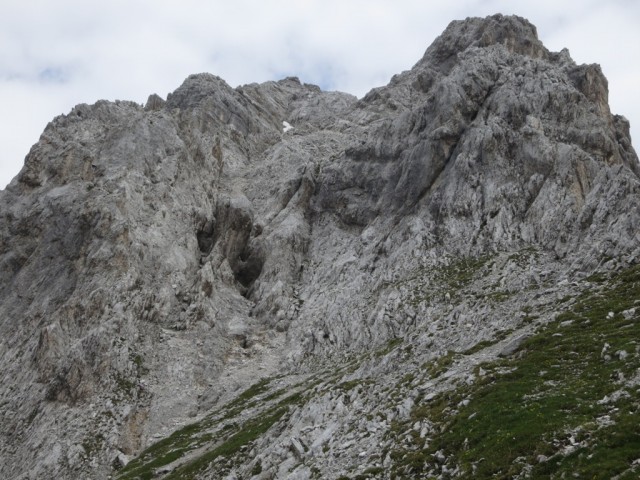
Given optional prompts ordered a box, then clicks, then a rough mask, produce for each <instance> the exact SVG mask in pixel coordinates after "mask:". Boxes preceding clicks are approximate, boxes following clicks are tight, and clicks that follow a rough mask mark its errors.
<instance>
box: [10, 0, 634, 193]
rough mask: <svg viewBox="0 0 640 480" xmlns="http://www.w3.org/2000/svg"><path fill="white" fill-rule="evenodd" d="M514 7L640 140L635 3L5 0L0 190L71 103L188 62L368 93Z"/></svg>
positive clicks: (178, 78)
mask: <svg viewBox="0 0 640 480" xmlns="http://www.w3.org/2000/svg"><path fill="white" fill-rule="evenodd" d="M494 13H504V14H517V15H521V16H523V17H526V18H528V19H529V20H530V21H531V22H533V23H534V24H535V25H536V26H537V27H538V35H539V37H540V38H541V40H542V41H543V42H544V43H545V45H546V46H547V48H549V49H550V50H553V51H559V50H561V49H562V48H563V47H567V48H568V49H569V51H570V53H571V56H572V57H573V59H574V60H575V61H576V62H578V63H599V64H600V65H601V66H602V68H603V71H604V73H605V75H606V76H607V78H608V80H609V101H610V104H611V108H612V111H613V112H614V113H618V114H621V115H624V116H626V117H627V118H628V119H629V120H630V121H631V128H632V137H633V139H634V140H635V141H636V143H637V142H638V141H640V94H639V93H638V86H639V85H640V1H639V0H610V1H606V0H597V1H590V0H572V1H558V0H537V1H535V2H534V1H526V2H525V1H513V0H511V1H507V0H459V1H443V0H439V1H430V0H288V1H281V0H262V1H257V0H256V1H248V0H225V1H218V0H209V1H207V0H180V1H177V0H176V1H169V0H101V1H99V2H98V1H92V0H56V1H51V0H0V105H2V108H1V109H0V188H4V186H5V185H6V184H7V183H8V182H9V181H10V180H11V179H12V178H13V177H14V176H15V175H16V174H17V173H18V171H19V170H20V168H22V164H23V162H24V157H25V155H26V154H27V153H28V151H29V148H30V147H31V145H32V144H34V143H35V142H36V141H37V140H38V137H39V136H40V133H42V131H43V129H44V127H45V126H46V124H47V122H49V121H50V120H51V119H53V117H55V116H56V115H59V114H61V113H68V112H69V111H70V110H71V108H72V107H73V106H74V105H76V104H78V103H94V102H96V101H97V100H99V99H108V100H115V99H121V100H134V101H136V102H139V103H144V102H145V100H146V99H147V96H148V95H149V94H150V93H158V94H159V95H161V96H162V97H163V98H166V95H167V93H168V92H171V91H173V90H175V89H176V88H177V87H178V86H179V85H180V84H181V83H182V81H183V80H184V79H185V78H186V77H187V76H188V75H189V74H192V73H199V72H211V73H214V74H216V75H219V76H221V77H222V78H224V79H225V80H226V81H227V82H228V83H229V84H230V85H232V86H237V85H240V84H245V83H251V82H263V81H266V80H277V79H280V78H283V77H285V76H289V75H296V76H298V77H300V79H301V80H302V81H303V82H305V83H314V84H317V85H320V86H321V87H322V88H323V89H329V90H341V91H346V92H350V93H353V94H355V95H357V96H358V97H361V96H363V95H364V94H365V93H366V92H367V91H369V90H370V89H371V88H373V87H376V86H380V85H384V84H386V83H387V82H388V81H389V79H390V78H391V76H392V75H394V74H395V73H400V72H401V71H403V70H407V69H409V68H411V67H412V66H413V64H414V63H416V62H417V61H418V60H419V59H420V57H421V56H422V54H423V53H424V51H425V50H426V48H427V47H428V46H429V45H430V44H431V42H432V41H433V40H434V39H435V38H436V37H437V36H438V35H439V34H440V33H441V32H442V31H443V30H444V29H445V27H446V26H447V24H448V23H449V22H450V21H451V20H455V19H463V18H465V17H468V16H486V15H491V14H494Z"/></svg>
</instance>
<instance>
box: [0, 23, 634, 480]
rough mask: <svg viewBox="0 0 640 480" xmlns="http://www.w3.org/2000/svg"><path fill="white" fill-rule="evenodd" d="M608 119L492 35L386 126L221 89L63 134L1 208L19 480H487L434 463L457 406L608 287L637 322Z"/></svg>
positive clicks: (62, 123) (581, 86)
mask: <svg viewBox="0 0 640 480" xmlns="http://www.w3.org/2000/svg"><path fill="white" fill-rule="evenodd" d="M607 95H608V90H607V80H606V78H605V77H604V75H603V74H602V72H601V70H600V67H599V66H598V65H576V64H575V62H574V61H573V60H572V59H571V57H570V56H569V53H568V51H566V50H563V51H562V52H559V53H554V52H550V51H548V50H547V49H546V48H545V47H544V46H543V45H542V43H541V42H540V41H539V40H538V38H537V35H536V30H535V27H534V26H533V25H531V24H530V23H529V22H527V21H526V20H524V19H522V18H518V17H505V16H501V15H496V16H492V17H488V18H486V19H478V18H472V19H466V20H464V21H457V22H452V23H451V24H450V25H449V27H448V28H447V29H446V31H445V32H444V33H443V34H442V35H441V36H440V37H438V38H437V39H436V41H435V42H434V43H433V45H431V46H430V47H429V48H428V49H427V51H426V53H425V55H424V56H423V58H422V59H421V60H420V61H419V62H418V63H417V64H416V65H415V66H414V67H413V68H412V69H411V70H409V71H407V72H403V73H401V74H399V75H396V76H394V77H393V78H392V79H391V82H390V83H389V84H388V85H387V86H384V87H381V88H377V89H374V90H372V91H371V92H369V93H368V94H367V95H366V96H365V97H364V98H362V99H356V98H355V97H353V96H350V95H348V94H343V93H337V92H323V91H321V90H320V89H319V88H318V87H315V86H313V85H306V84H303V83H301V82H300V81H299V80H298V79H296V78H287V79H284V80H281V81H278V82H267V83H264V84H259V85H258V84H251V85H245V86H241V87H238V88H235V89H233V88H231V87H230V86H229V85H227V84H226V83H225V82H224V80H222V79H220V78H218V77H215V76H213V75H210V74H199V75H193V76H191V77H189V78H187V79H186V80H185V82H184V83H183V84H182V86H180V87H179V88H178V89H177V90H176V91H175V92H173V93H171V94H170V95H169V96H168V98H167V99H166V101H165V100H163V99H162V98H160V97H158V96H157V95H152V96H150V97H149V100H148V102H147V104H146V105H144V106H140V105H137V104H135V103H132V102H115V103H111V102H106V101H100V102H98V103H96V104H95V105H78V106H77V107H75V108H74V109H73V110H72V111H71V112H70V113H69V114H68V115H64V116H60V117H57V118H56V119H54V120H53V121H52V122H51V123H50V124H49V125H48V126H47V128H46V129H45V131H44V133H43V134H42V136H41V137H40V139H39V141H38V143H36V144H35V145H34V146H33V148H32V149H31V151H30V152H29V154H28V156H27V158H26V160H25V165H24V168H23V169H22V171H21V172H20V174H19V175H18V176H17V177H16V178H15V179H14V180H13V181H12V182H11V183H10V184H9V186H8V187H7V188H6V190H4V191H2V192H0V239H1V242H0V279H1V280H0V357H1V362H2V367H3V368H2V382H0V416H1V423H0V425H1V427H0V458H1V459H2V462H0V476H2V478H16V479H27V478H109V477H110V476H116V475H120V476H121V478H151V477H150V476H149V475H157V476H159V477H163V476H167V478H169V477H170V478H222V477H224V476H225V475H229V476H230V477H229V478H236V476H237V478H249V477H251V476H255V477H257V478H337V477H338V476H340V475H347V476H348V475H361V476H364V478H368V477H374V476H375V477H380V478H391V477H398V478H400V477H402V476H415V475H419V474H424V475H427V474H429V475H433V476H438V475H439V476H440V477H441V478H448V477H447V476H454V477H455V476H456V475H458V476H462V477H464V476H465V475H470V474H471V473H470V472H471V471H472V467H473V468H475V469H478V468H484V466H483V464H481V460H480V458H475V459H471V460H469V459H466V460H465V458H462V457H460V458H458V457H457V456H456V455H460V452H462V451H463V450H464V448H463V446H459V447H460V448H458V449H457V450H455V451H448V450H447V449H446V448H445V447H442V448H438V449H436V450H433V451H431V450H429V449H430V448H431V447H430V445H435V444H436V443H437V442H438V441H439V440H438V438H439V437H438V435H439V433H438V432H439V429H438V428H436V426H437V425H438V421H441V422H443V423H442V425H449V424H447V423H446V422H447V421H450V420H447V419H444V420H443V419H441V418H440V417H437V414H436V413H438V412H439V413H438V414H441V413H442V409H440V410H439V411H438V412H436V413H434V412H435V410H434V412H431V411H430V410H429V412H430V413H429V415H427V414H426V413H424V412H425V408H427V406H429V405H433V402H432V401H433V400H434V399H437V398H445V397H443V396H442V395H450V397H446V398H448V399H449V400H448V401H449V402H453V398H455V399H456V402H458V401H459V402H463V403H464V401H467V405H468V404H469V402H470V401H471V400H469V399H470V398H475V397H473V396H472V395H471V393H467V394H465V395H467V396H466V397H465V396H464V395H462V396H460V397H459V398H458V397H455V396H451V395H453V393H451V392H454V393H455V392H458V390H459V388H460V386H461V385H463V384H464V385H468V386H469V385H477V384H482V381H481V380H480V379H481V377H483V374H482V372H485V371H488V369H489V367H488V366H485V367H483V366H482V365H484V363H483V362H490V361H494V360H495V359H496V358H497V356H498V354H502V355H503V356H506V357H507V358H511V357H512V356H513V354H514V352H520V357H518V358H519V359H520V360H519V361H525V360H526V359H525V360H522V358H524V357H523V356H522V355H523V353H522V352H525V353H526V352H528V351H531V352H535V351H536V349H535V345H529V344H526V339H527V338H537V337H536V335H537V336H541V335H542V337H541V338H543V337H544V335H545V332H547V330H545V329H548V328H552V327H551V326H549V325H555V323H554V321H555V320H557V319H558V317H559V316H561V315H563V314H565V316H566V315H569V312H573V313H575V312H577V311H579V310H580V308H579V307H580V305H582V304H581V303H579V302H583V303H584V302H587V300H588V299H589V298H591V297H589V295H595V293H594V290H593V289H594V288H595V287H594V285H595V284H596V282H595V281H594V279H595V278H598V279H600V280H602V279H607V282H608V283H607V282H604V281H603V282H601V283H599V284H598V285H599V286H600V287H601V288H602V289H603V290H601V291H599V292H600V295H605V294H606V295H609V296H611V298H618V297H616V295H618V296H619V297H620V302H622V303H620V304H619V305H618V304H616V305H617V306H611V307H610V308H611V310H612V311H611V312H609V311H607V312H604V313H603V315H606V318H608V319H609V320H610V323H611V324H612V325H613V324H614V320H615V318H622V317H623V316H624V318H626V320H627V321H629V320H630V321H631V325H635V323H633V320H637V318H638V316H637V315H636V313H635V309H634V308H633V301H635V300H636V299H640V297H637V294H638V293H639V292H637V290H634V288H636V285H637V283H638V280H637V278H636V276H634V275H635V273H633V272H635V270H633V269H634V268H635V265H636V264H637V261H638V255H639V254H640V236H639V234H638V231H639V222H640V212H639V210H638V205H639V199H640V178H639V175H640V167H639V165H638V158H637V156H636V154H635V152H634V150H633V148H632V146H631V139H630V137H629V125H628V122H627V121H626V120H625V119H624V118H623V117H620V116H617V115H613V114H612V113H611V112H610V111H609V106H608V100H607ZM289 126H291V127H293V128H290V127H289ZM621 272H622V273H621ZM629 272H632V273H629ZM617 275H626V277H624V278H630V279H631V280H629V281H628V282H626V283H624V282H622V283H619V282H618V283H616V282H617V280H616V279H617V278H618V276H617ZM620 278H623V277H620ZM619 285H625V286H628V285H631V287H629V288H631V290H624V292H623V293H620V292H622V290H620V291H619V288H622V287H619ZM625 288H627V287H625ZM607 289H608V290H607ZM616 289H618V290H616ZM607 292H608V293H607ZM623 300H624V301H627V302H629V301H631V303H630V304H627V303H624V302H623ZM623 304H624V305H623ZM585 305H586V304H585ZM589 305H590V304H589ZM623 306H624V308H622V307H623ZM585 309H586V307H585ZM592 310H593V309H592ZM580 311H582V310H580ZM585 311H586V310H585ZM623 311H624V312H627V313H625V315H623V313H622V312H623ZM609 313H611V314H612V316H611V317H610V318H609V316H608V314H609ZM585 315H586V314H585ZM627 317H628V318H627ZM568 318H569V317H568V316H567V317H566V318H564V317H563V320H562V319H561V320H562V321H570V322H577V319H574V318H573V317H572V318H571V319H568ZM581 318H582V317H581ZM583 320H584V318H583ZM594 321H595V320H594V319H589V322H594ZM576 324H577V323H576ZM567 325H569V324H567ZM554 328H555V327H554ZM620 328H622V326H621V327H620ZM634 328H635V327H634ZM594 329H595V327H594ZM594 331H595V330H594ZM598 332H599V333H598V334H599V335H605V333H602V332H601V331H600V330H598ZM549 335H552V333H549ZM560 335H562V334H560ZM575 335H576V336H578V335H579V332H576V333H575ZM557 338H559V337H557ZM576 338H578V337H576ZM598 338H608V337H606V335H605V336H604V337H602V336H601V337H598ZM523 342H525V344H526V345H529V346H528V347H527V348H525V349H524V350H523V349H522V347H521V345H522V344H523ZM587 343H588V342H587ZM606 344H607V345H609V347H611V345H610V344H609V343H606ZM609 347H607V348H609ZM597 348H598V349H600V348H603V347H602V345H600V344H598V347H597ZM630 349H631V347H629V346H627V347H624V348H623V347H620V348H619V349H618V351H619V352H621V351H624V352H625V355H624V358H625V359H627V360H628V361H632V360H633V361H638V359H637V357H638V349H637V348H636V350H635V353H634V352H631V350H630ZM539 351H542V350H539ZM598 351H599V350H598ZM462 352H467V353H466V354H464V355H463V354H462ZM603 352H604V350H603ZM611 353H612V354H615V352H613V351H612V352H611ZM629 353H631V354H630V355H629ZM603 355H604V353H603ZM620 355H621V354H618V357H617V358H618V360H622V359H620ZM610 358H612V357H611V356H610ZM487 365H489V364H487ZM491 365H494V364H491ZM494 367H495V365H494ZM494 367H492V368H494ZM627 367H628V370H629V371H628V372H627V370H624V369H620V372H621V374H622V375H623V377H624V378H626V381H627V383H626V384H624V385H632V386H633V385H635V384H633V380H632V381H630V380H629V378H630V376H631V377H632V376H633V375H632V373H633V371H635V370H634V368H636V367H635V364H628V365H627ZM627 367H625V368H627ZM638 367H640V364H639V365H638ZM495 368H496V369H498V370H496V372H498V373H495V375H499V374H500V373H504V371H505V370H504V369H507V370H508V366H504V365H501V366H499V367H495ZM500 368H502V369H503V370H500ZM522 368H524V367H522ZM623 370H624V372H623ZM615 372H618V370H615ZM492 375H493V374H492ZM616 375H617V373H616ZM261 380H262V381H261ZM496 381H497V380H496ZM629 382H631V383H629ZM638 383H640V381H639V382H638ZM498 384H499V382H498ZM250 385H253V387H252V388H249V389H248V390H246V389H247V387H249V386H250ZM617 385H618V387H620V385H621V384H617ZM392 386H394V387H393V388H391V387H392ZM618 387H616V389H614V390H615V391H620V390H621V389H623V387H620V388H618ZM469 388H471V387H469ZM625 388H626V390H625V392H627V394H628V395H629V396H631V397H633V395H635V397H633V401H631V400H630V401H631V402H632V405H635V407H633V408H636V409H637V408H638V403H637V400H638V399H637V398H636V397H637V391H635V393H633V394H632V393H629V392H630V391H631V390H630V388H631V387H628V388H627V387H625ZM612 391H613V390H612ZM612 391H611V392H612ZM447 392H449V393H447ZM611 392H609V391H608V393H607V395H609V394H611ZM456 395H457V393H456ZM532 395H533V394H532ZM585 395H586V394H585ZM608 398H611V397H608ZM619 398H627V400H628V397H625V396H624V395H623V396H622V397H620V396H619ZM234 399H235V400H234ZM597 400H601V399H600V398H598V399H597ZM429 402H431V403H429ZM633 402H635V403H633ZM463 403H461V404H458V403H456V404H455V405H454V404H450V405H448V408H449V410H455V408H454V407H456V406H457V407H460V405H463V407H466V406H467V405H464V404H463ZM605 403H606V402H605ZM614 403H615V402H614ZM445 404H446V402H444V403H443V405H445ZM429 408H431V407H429ZM460 408H462V407H460ZM629 408H632V407H629ZM445 410H446V408H445ZM456 412H457V410H455V412H454V413H456ZM452 415H453V414H452ZM603 415H604V414H603ZM436 417H437V418H436ZM439 418H440V420H438V419H439ZM594 418H595V417H594ZM594 421H595V420H594ZM192 422H195V423H193V425H196V426H197V429H196V428H195V427H192V428H191V430H189V428H190V427H187V428H186V430H185V429H183V430H180V431H179V432H178V433H177V434H174V436H173V437H170V438H172V439H173V440H172V441H167V440H165V441H164V443H162V442H161V443H160V444H155V442H157V441H158V440H160V439H162V438H163V437H167V436H168V435H169V434H171V433H172V432H173V431H174V430H176V429H178V428H179V427H182V426H184V425H187V424H190V423H192ZM252 422H253V423H252ZM443 428H445V429H446V428H448V427H443ZM234 429H239V430H238V431H236V430H234ZM443 431H444V430H443ZM582 431H584V428H583V430H582ZM180 432H182V433H180ZM412 432H413V433H412ZM564 433H566V432H564ZM564 433H563V434H564ZM567 435H569V434H567ZM557 436H561V435H560V433H558V434H557ZM409 437H410V440H411V441H409V440H407V438H409ZM514 438H515V437H514ZM571 438H573V437H571ZM416 439H417V440H416ZM414 440H416V442H415V444H414V443H411V442H413V441H414ZM552 440H553V439H550V440H549V444H553V441H552ZM556 440H557V439H556ZM561 440H562V439H561ZM175 441H177V443H175V444H174V443H172V442H175ZM408 441H409V443H406V442H408ZM562 441H564V440H562ZM562 441H560V443H561V444H562ZM234 442H235V443H234ZM403 442H405V443H403ZM577 442H578V441H577V440H576V441H575V442H574V443H575V444H578V443H577ZM154 444H155V445H156V446H155V447H154V446H153V445H154ZM567 445H571V444H570V443H566V442H565V443H564V444H562V445H560V444H559V445H556V447H557V448H556V450H554V451H553V452H551V451H546V450H541V451H539V452H538V451H537V450H536V449H537V447H536V449H534V448H531V455H532V457H531V459H530V458H528V457H526V455H525V457H526V458H525V460H522V461H521V464H522V468H521V470H519V471H517V472H516V471H514V473H513V475H516V474H518V475H524V474H523V473H522V472H526V471H527V468H529V470H531V469H532V468H534V463H535V462H538V460H539V458H538V456H540V455H542V456H551V455H556V454H558V452H561V450H562V448H565V447H566V446H567ZM147 447H151V450H149V451H148V452H147V453H146V454H145V455H143V456H142V457H140V458H138V459H137V460H134V461H133V462H131V463H129V464H128V465H127V466H126V468H124V469H122V467H124V466H125V465H126V464H127V463H128V462H129V461H130V460H131V459H133V458H134V457H136V456H138V455H139V454H140V453H141V452H142V451H143V450H144V449H145V448H147ZM405 447H406V448H405ZM467 447H468V445H467ZM402 448H405V450H402ZM585 448H586V447H585ZM398 449H400V450H398ZM154 452H155V453H154ZM158 452H160V453H161V455H158ZM394 452H395V453H394ZM397 452H400V453H397ZM415 452H427V453H425V455H424V457H420V458H419V460H415V462H413V460H414V457H412V456H411V455H414V456H415ZM569 453H571V452H569ZM534 454H535V455H534ZM567 455H568V454H567ZM594 455H595V453H594ZM407 458H409V459H411V460H412V462H413V463H411V462H407V461H406V460H407ZM545 458H546V457H545ZM562 458H564V457H562ZM534 460H535V462H534ZM632 460H634V459H632ZM465 462H466V463H465ZM474 462H476V463H475V464H474ZM478 462H480V463H478ZM414 463H415V464H414ZM485 463H487V462H485ZM516 463H517V462H516ZM538 463H544V462H542V461H540V462H538ZM587 463H588V462H587ZM474 465H475V466H474ZM478 465H480V467H479V466H478ZM535 468H538V467H535ZM540 468H541V467H540ZM628 468H629V469H631V470H629V471H635V470H633V468H635V467H633V465H632V464H631V463H630V462H629V466H628ZM120 469H122V470H120ZM473 471H475V470H473ZM498 471H502V470H500V469H499V468H498V467H496V469H495V470H494V471H493V472H494V473H495V472H498ZM503 473H504V472H503ZM487 475H488V474H487ZM467 478H469V477H467ZM477 478H482V477H481V476H478V477H477ZM519 478H525V477H522V476H521V477H519Z"/></svg>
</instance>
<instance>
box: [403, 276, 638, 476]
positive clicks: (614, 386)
mask: <svg viewBox="0 0 640 480" xmlns="http://www.w3.org/2000/svg"><path fill="white" fill-rule="evenodd" d="M637 299H640V267H633V268H631V269H629V270H627V271H625V272H623V273H621V274H619V275H617V276H616V277H613V278H612V279H611V280H610V281H609V282H608V283H607V284H605V285H602V286H600V287H596V288H591V289H590V290H589V291H587V292H585V293H583V294H582V295H580V296H579V297H578V298H576V301H575V303H574V304H573V305H571V307H570V309H568V310H566V311H565V312H563V313H562V314H561V315H559V316H558V317H557V319H556V320H555V321H554V322H553V323H551V324H549V325H548V326H546V327H544V328H543V329H542V330H540V331H539V332H538V333H537V334H535V335H533V336H532V337H530V338H529V339H527V340H526V341H525V342H523V344H522V346H521V348H520V351H521V352H522V355H521V356H520V357H518V358H516V359H503V360H498V361H495V362H492V363H491V364H485V365H483V366H482V367H483V369H484V370H485V371H486V372H487V374H486V375H485V376H484V377H480V378H478V379H477V381H476V383H475V384H473V385H471V386H464V387H460V388H458V389H457V390H456V391H453V392H451V393H448V394H446V395H442V396H440V397H438V398H436V399H433V400H432V401H431V402H418V403H417V404H416V406H415V407H414V410H413V412H412V418H411V421H412V422H414V421H416V420H419V419H429V420H430V421H432V422H435V423H436V424H437V425H438V426H439V428H440V431H441V433H439V434H437V435H434V437H433V438H432V439H431V441H430V443H429V445H428V447H427V448H424V447H423V443H424V442H422V441H420V439H416V445H415V448H413V449H406V448H402V449H397V450H395V451H394V452H392V458H393V460H394V463H395V465H394V467H393V474H394V475H395V476H396V477H403V476H407V475H409V476H421V475H438V474H439V473H440V472H441V465H439V464H438V462H436V461H434V455H435V454H436V452H438V451H441V452H443V453H444V455H445V457H446V458H447V460H446V465H447V468H448V469H449V470H451V469H453V468H456V467H457V468H459V471H460V472H461V475H462V477H463V478H478V479H481V478H503V479H507V478H513V477H515V476H517V475H521V474H522V473H523V469H524V468H531V477H527V478H571V476H572V475H573V474H574V473H576V474H578V475H579V478H611V477H614V476H616V475H623V476H622V477H621V478H627V476H628V478H637V474H638V471H634V470H633V469H632V462H633V461H634V460H636V459H637V458H639V457H640V430H639V429H638V425H640V391H639V390H638V388H637V387H635V388H628V389H626V390H625V391H624V394H623V395H622V397H621V398H620V399H619V400H617V401H610V402H603V401H602V400H603V399H604V398H605V397H606V396H609V397H611V396H612V395H613V394H614V392H616V391H619V390H620V389H624V381H621V380H620V379H624V378H627V379H628V378H630V377H632V376H633V375H635V374H636V372H637V371H638V369H640V355H639V353H638V352H639V351H640V317H639V315H638V314H636V315H635V318H633V319H625V317H624V316H623V315H621V314H620V313H621V312H622V311H625V310H627V309H629V308H631V307H634V306H635V301H636V300H637ZM638 310H639V313H640V308H639V309H638ZM609 312H613V313H614V315H613V318H611V315H608V314H609ZM627 316H629V315H627ZM568 320H570V321H571V322H570V323H567V321H568ZM562 322H565V323H564V325H561V323H562ZM481 343H482V342H481ZM479 345H481V344H478V345H477V346H475V347H473V349H474V350H475V349H476V348H479ZM605 345H606V346H605ZM619 352H625V353H624V354H620V353H619ZM465 353H466V352H465ZM447 361H452V357H451V356H450V355H447V356H445V357H441V359H439V360H438V361H437V362H436V365H434V366H432V367H431V368H432V373H431V375H432V376H434V375H436V376H437V374H438V372H442V370H443V368H444V366H445V365H437V364H438V363H441V364H442V363H444V364H446V362H447ZM463 398H466V399H468V400H469V402H468V403H467V402H464V403H460V401H461V399H463ZM602 419H608V420H607V421H608V422H612V424H611V425H609V424H607V423H602V422H603V420H602ZM397 430H398V431H402V430H403V429H402V428H397ZM539 456H544V457H547V458H548V459H549V460H548V461H546V462H539V461H538V458H539ZM540 458H542V457H540ZM527 466H528V467H527Z"/></svg>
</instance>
